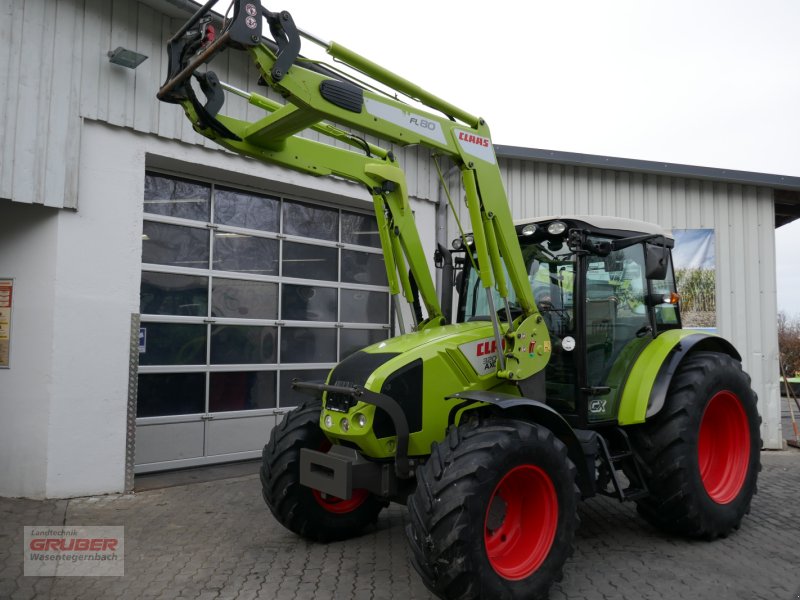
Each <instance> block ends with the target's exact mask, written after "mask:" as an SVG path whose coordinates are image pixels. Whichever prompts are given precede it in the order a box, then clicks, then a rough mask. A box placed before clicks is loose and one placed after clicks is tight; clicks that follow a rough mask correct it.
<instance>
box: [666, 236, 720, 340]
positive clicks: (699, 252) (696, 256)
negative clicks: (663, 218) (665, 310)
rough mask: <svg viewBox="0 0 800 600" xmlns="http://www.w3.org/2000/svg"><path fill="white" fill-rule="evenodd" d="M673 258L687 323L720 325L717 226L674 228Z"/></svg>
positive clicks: (712, 327) (691, 325)
mask: <svg viewBox="0 0 800 600" xmlns="http://www.w3.org/2000/svg"><path fill="white" fill-rule="evenodd" d="M672 235H673V236H674V237H675V248H674V249H673V250H672V261H673V264H674V267H675V281H676V283H677V286H678V294H680V297H681V319H682V321H683V326H684V327H689V328H696V329H705V330H708V331H712V332H715V331H716V328H717V278H716V266H717V265H716V263H717V256H716V249H715V248H716V246H715V241H716V240H715V235H714V230H713V229H673V230H672Z"/></svg>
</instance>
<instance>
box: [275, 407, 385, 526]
mask: <svg viewBox="0 0 800 600" xmlns="http://www.w3.org/2000/svg"><path fill="white" fill-rule="evenodd" d="M321 408H322V407H321V405H320V403H319V402H318V401H316V402H311V403H306V404H302V405H300V406H298V407H297V408H296V409H295V410H293V411H291V412H290V413H287V414H286V416H285V417H284V418H283V421H281V423H280V425H278V426H277V427H276V428H275V429H274V430H273V431H272V435H271V436H270V440H269V442H268V443H267V445H266V446H264V452H263V454H262V463H261V489H262V494H263V496H264V501H265V502H266V503H267V506H268V507H269V509H270V511H272V514H273V515H274V516H275V518H276V519H277V520H278V521H279V522H280V523H281V525H283V526H284V527H286V528H287V529H289V530H290V531H293V532H295V533H296V534H298V535H300V536H302V537H304V538H307V539H310V540H315V541H333V540H341V539H345V538H350V537H355V536H356V535H358V534H360V533H361V532H362V531H363V530H364V529H365V528H366V527H367V526H369V525H372V524H373V523H375V521H376V520H377V519H378V513H380V511H381V509H383V508H384V507H385V506H386V505H387V504H388V503H387V502H386V501H383V500H380V499H378V498H376V497H375V496H374V495H373V494H371V493H369V492H368V491H366V490H360V489H357V490H353V494H352V497H351V498H349V499H342V498H336V497H334V496H329V495H326V494H323V493H322V492H319V491H317V490H312V489H311V488H308V487H305V486H303V485H300V450H301V449H302V448H309V449H312V450H319V451H323V452H325V451H327V450H329V449H330V447H331V444H330V442H329V441H328V439H327V438H326V437H325V436H324V435H323V433H322V430H321V429H320V427H319V415H320V411H321Z"/></svg>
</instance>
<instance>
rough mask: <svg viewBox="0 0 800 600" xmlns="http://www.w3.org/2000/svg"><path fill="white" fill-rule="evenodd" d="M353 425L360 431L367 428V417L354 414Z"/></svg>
mask: <svg viewBox="0 0 800 600" xmlns="http://www.w3.org/2000/svg"><path fill="white" fill-rule="evenodd" d="M353 423H355V424H356V425H358V426H359V427H361V428H362V429H363V428H364V427H366V426H367V415H363V414H361V413H356V414H355V416H354V417H353Z"/></svg>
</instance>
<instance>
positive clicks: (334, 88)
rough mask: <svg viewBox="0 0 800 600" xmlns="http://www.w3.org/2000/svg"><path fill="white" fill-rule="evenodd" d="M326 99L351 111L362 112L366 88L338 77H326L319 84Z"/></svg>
mask: <svg viewBox="0 0 800 600" xmlns="http://www.w3.org/2000/svg"><path fill="white" fill-rule="evenodd" d="M319 93H320V94H321V95H322V97H323V98H325V100H327V101H328V102H330V103H331V104H334V105H336V106H338V107H339V108H343V109H345V110H349V111H350V112H354V113H360V112H361V107H362V106H363V105H364V90H362V89H361V88H360V87H358V86H357V85H355V84H352V83H348V82H346V81H337V80H336V79H326V80H325V81H323V82H322V83H321V84H320V85H319Z"/></svg>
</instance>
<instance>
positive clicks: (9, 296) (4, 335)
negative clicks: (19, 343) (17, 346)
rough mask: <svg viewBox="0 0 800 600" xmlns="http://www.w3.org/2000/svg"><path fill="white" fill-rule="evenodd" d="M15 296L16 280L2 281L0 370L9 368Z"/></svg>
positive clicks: (0, 281) (0, 299) (0, 283)
mask: <svg viewBox="0 0 800 600" xmlns="http://www.w3.org/2000/svg"><path fill="white" fill-rule="evenodd" d="M13 296H14V280H13V279H0V368H4V369H7V368H8V366H9V354H10V348H11V307H12V304H13Z"/></svg>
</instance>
